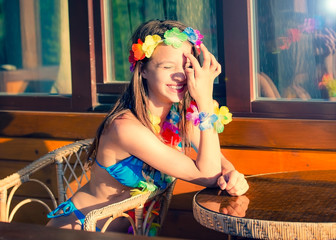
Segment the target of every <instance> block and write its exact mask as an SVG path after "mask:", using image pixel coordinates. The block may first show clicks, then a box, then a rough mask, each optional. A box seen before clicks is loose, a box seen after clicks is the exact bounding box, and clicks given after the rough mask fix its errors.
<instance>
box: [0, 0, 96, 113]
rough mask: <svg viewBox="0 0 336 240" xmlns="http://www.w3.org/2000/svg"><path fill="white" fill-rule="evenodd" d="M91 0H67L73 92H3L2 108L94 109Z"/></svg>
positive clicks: (80, 110)
mask: <svg viewBox="0 0 336 240" xmlns="http://www.w3.org/2000/svg"><path fill="white" fill-rule="evenodd" d="M92 5H93V2H92V0H88V1H83V0H68V7H69V31H70V54H71V79H72V80H71V81H72V94H71V95H55V96H50V95H42V94H36V95H24V96H17V95H0V110H31V111H73V112H82V111H88V110H90V109H92V106H94V105H95V104H96V82H95V69H94V68H93V65H92V62H94V61H95V59H94V58H92V55H93V52H94V46H93V45H92V44H90V42H91V41H92V40H93V39H91V38H92V37H93V35H92V34H90V31H92V26H93V19H92V17H91V16H92V15H90V13H92V11H91V12H90V10H92Z"/></svg>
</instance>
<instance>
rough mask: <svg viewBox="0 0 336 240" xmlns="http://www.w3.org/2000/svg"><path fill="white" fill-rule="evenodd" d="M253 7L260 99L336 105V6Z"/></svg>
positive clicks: (304, 0)
mask: <svg viewBox="0 0 336 240" xmlns="http://www.w3.org/2000/svg"><path fill="white" fill-rule="evenodd" d="M253 3H254V5H253V12H254V14H253V16H254V21H255V24H254V26H255V31H254V33H255V35H254V36H255V41H254V44H255V45H254V50H255V51H254V53H255V61H254V62H255V63H256V65H255V70H256V74H255V76H256V77H255V79H256V84H255V86H257V87H256V89H255V90H256V91H255V95H256V98H257V99H266V98H271V99H278V100H299V101H335V99H336V72H335V70H336V1H335V0H282V1H278V0H256V1H253Z"/></svg>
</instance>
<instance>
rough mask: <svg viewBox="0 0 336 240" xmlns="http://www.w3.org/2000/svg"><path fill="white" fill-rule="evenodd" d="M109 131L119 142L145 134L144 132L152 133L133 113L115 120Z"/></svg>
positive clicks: (124, 114) (125, 114)
mask: <svg viewBox="0 0 336 240" xmlns="http://www.w3.org/2000/svg"><path fill="white" fill-rule="evenodd" d="M107 131H108V133H109V134H111V135H113V136H115V137H117V138H118V139H119V140H122V139H125V138H126V139H127V138H129V137H132V136H137V135H140V134H143V132H151V131H150V130H149V129H148V128H147V127H145V126H144V125H143V124H142V123H141V122H140V121H139V119H137V118H136V116H134V114H133V113H132V112H131V111H127V112H125V113H123V114H121V115H120V116H118V117H117V118H115V119H114V120H113V122H111V124H110V126H109V127H108V129H107Z"/></svg>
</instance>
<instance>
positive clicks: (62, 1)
mask: <svg viewBox="0 0 336 240" xmlns="http://www.w3.org/2000/svg"><path fill="white" fill-rule="evenodd" d="M0 93H1V94H2V95H3V94H14V95H18V94H20V95H29V94H33V95H36V94H46V95H49V94H52V95H57V94H71V66H70V44H69V23H68V3H67V0H26V1H22V0H21V1H20V0H0Z"/></svg>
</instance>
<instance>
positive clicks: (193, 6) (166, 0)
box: [103, 0, 217, 82]
mask: <svg viewBox="0 0 336 240" xmlns="http://www.w3.org/2000/svg"><path fill="white" fill-rule="evenodd" d="M103 3H104V13H103V14H104V16H105V18H104V23H105V26H104V32H105V34H104V35H105V55H106V61H105V63H106V66H105V76H106V77H105V78H106V79H105V82H113V81H129V80H130V76H131V74H130V70H129V67H130V64H129V62H128V55H129V43H130V42H129V40H130V38H131V34H132V32H133V31H134V30H135V29H136V28H137V26H139V25H140V24H141V23H143V22H145V21H147V20H150V19H171V20H179V21H181V22H183V23H184V24H186V25H187V26H191V27H193V28H196V29H198V30H200V32H201V34H203V35H204V41H203V42H204V44H205V45H206V46H207V47H208V48H209V50H210V51H211V52H212V53H213V54H214V55H215V56H216V57H217V25H216V1H215V0H210V1H209V0H194V1H190V0H143V1H138V0H129V1H124V0H108V1H103Z"/></svg>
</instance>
